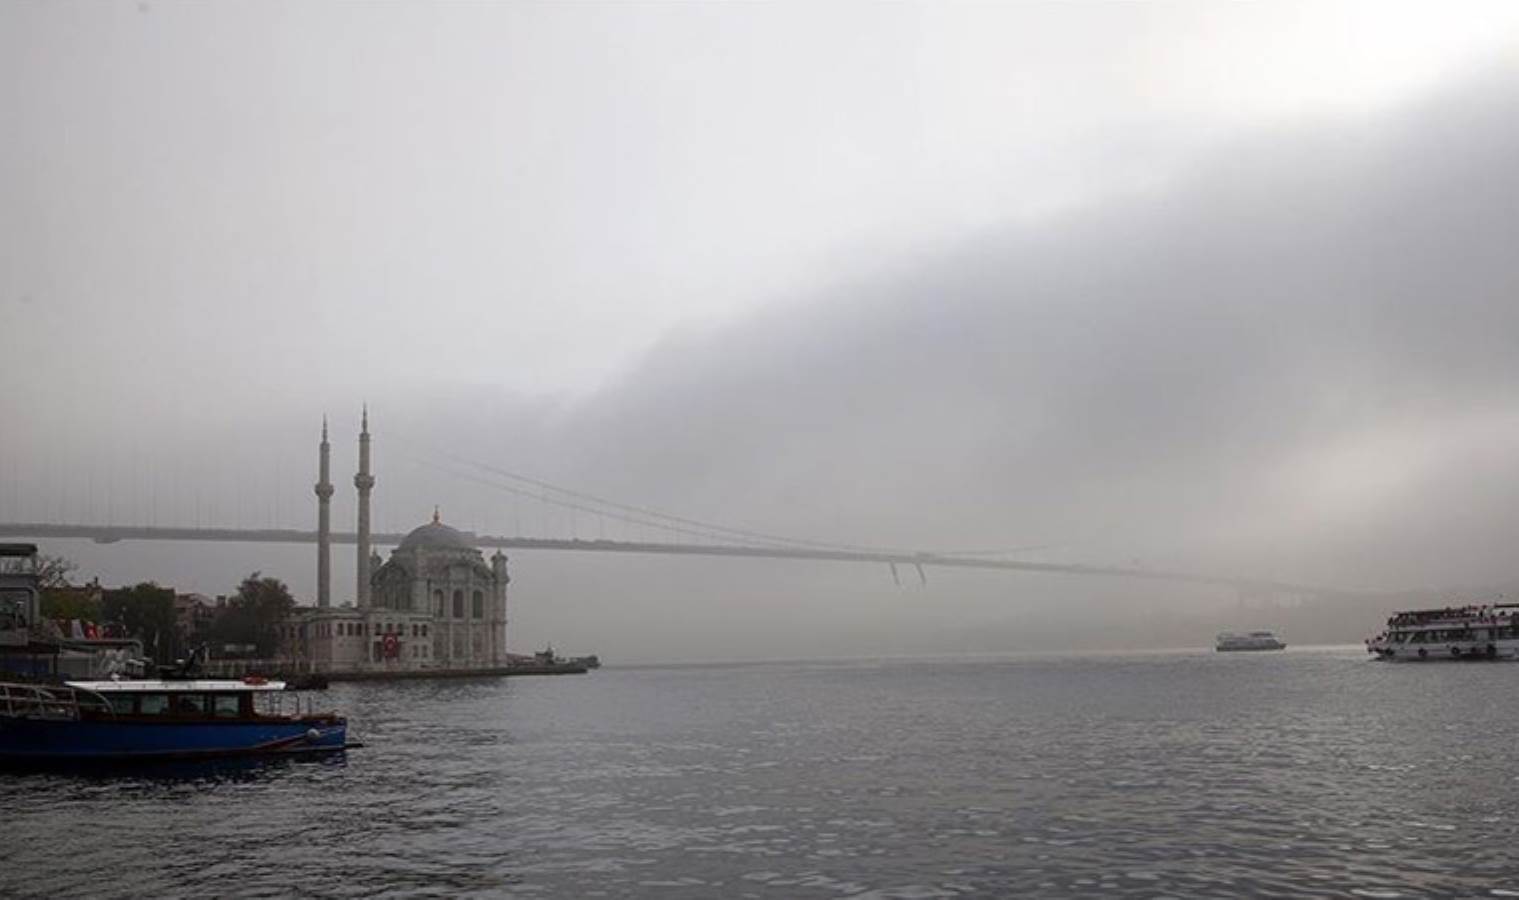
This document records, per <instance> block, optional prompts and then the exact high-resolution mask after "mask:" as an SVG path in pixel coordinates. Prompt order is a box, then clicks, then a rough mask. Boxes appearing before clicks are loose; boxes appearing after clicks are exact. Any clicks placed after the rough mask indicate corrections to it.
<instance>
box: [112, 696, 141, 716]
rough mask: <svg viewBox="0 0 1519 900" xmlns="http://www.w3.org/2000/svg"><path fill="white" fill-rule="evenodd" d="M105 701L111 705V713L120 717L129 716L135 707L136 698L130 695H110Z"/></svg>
mask: <svg viewBox="0 0 1519 900" xmlns="http://www.w3.org/2000/svg"><path fill="white" fill-rule="evenodd" d="M106 699H107V700H109V701H110V703H111V711H112V712H114V713H116V714H117V715H120V716H130V715H131V714H132V709H133V707H134V706H136V705H137V704H136V700H137V698H136V697H133V696H132V695H131V694H111V695H109V696H107V697H106Z"/></svg>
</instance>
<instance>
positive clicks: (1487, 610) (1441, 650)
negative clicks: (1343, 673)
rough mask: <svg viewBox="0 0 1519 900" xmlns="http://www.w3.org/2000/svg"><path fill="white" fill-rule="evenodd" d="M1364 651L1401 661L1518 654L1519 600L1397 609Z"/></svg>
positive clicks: (1466, 658) (1382, 657)
mask: <svg viewBox="0 0 1519 900" xmlns="http://www.w3.org/2000/svg"><path fill="white" fill-rule="evenodd" d="M1366 652H1368V653H1374V654H1376V656H1377V658H1378V659H1386V660H1393V661H1398V662H1427V661H1429V660H1480V659H1519V603H1493V604H1487V605H1467V606H1446V607H1442V608H1440V609H1413V610H1408V611H1407V612H1400V613H1394V614H1393V615H1392V617H1391V618H1389V619H1388V620H1387V627H1386V628H1385V629H1384V630H1382V631H1381V632H1379V633H1378V634H1376V635H1375V636H1374V637H1370V638H1367V639H1366Z"/></svg>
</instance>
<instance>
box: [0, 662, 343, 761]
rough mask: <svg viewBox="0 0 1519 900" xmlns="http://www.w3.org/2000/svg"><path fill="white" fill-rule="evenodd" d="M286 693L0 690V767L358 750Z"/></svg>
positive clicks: (235, 684)
mask: <svg viewBox="0 0 1519 900" xmlns="http://www.w3.org/2000/svg"><path fill="white" fill-rule="evenodd" d="M284 691H285V684H284V682H281V681H269V680H266V679H263V678H245V679H243V680H241V681H219V680H172V679H142V680H137V679H123V680H112V681H66V682H63V683H62V684H32V683H20V682H0V763H11V764H18V763H19V764H57V763H65V764H66V763H88V762H126V761H136V760H143V761H146V760H183V759H211V758H219V757H231V756H285V755H295V754H311V753H330V752H333V751H338V750H344V749H347V748H350V747H354V746H357V745H356V744H350V743H348V721H347V720H346V719H344V718H343V717H341V716H338V715H336V714H334V713H319V712H313V711H312V710H310V709H309V708H307V709H306V710H304V711H303V710H302V708H301V707H302V698H301V697H299V696H297V695H292V694H286V693H285V692H284ZM287 706H293V707H294V709H293V710H291V711H288V712H287V710H286V707H287Z"/></svg>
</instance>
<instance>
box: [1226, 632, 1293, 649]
mask: <svg viewBox="0 0 1519 900" xmlns="http://www.w3.org/2000/svg"><path fill="white" fill-rule="evenodd" d="M1214 648H1215V649H1217V650H1219V651H1220V652H1222V651H1225V650H1286V649H1287V645H1286V644H1284V643H1282V642H1281V641H1279V640H1277V637H1276V635H1274V634H1272V633H1271V632H1269V631H1252V632H1250V633H1249V634H1234V633H1232V632H1228V631H1226V632H1224V633H1223V634H1221V635H1219V636H1218V642H1217V643H1216V644H1214Z"/></svg>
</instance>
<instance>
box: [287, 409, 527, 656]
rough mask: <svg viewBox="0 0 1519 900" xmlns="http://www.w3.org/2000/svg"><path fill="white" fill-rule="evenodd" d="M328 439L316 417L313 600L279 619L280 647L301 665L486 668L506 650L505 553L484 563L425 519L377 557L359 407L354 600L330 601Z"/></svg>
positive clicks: (436, 519) (452, 533)
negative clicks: (318, 428) (319, 436)
mask: <svg viewBox="0 0 1519 900" xmlns="http://www.w3.org/2000/svg"><path fill="white" fill-rule="evenodd" d="M330 453H331V445H330V444H329V443H328V442H327V423H326V422H325V421H324V422H323V423H322V443H321V450H320V462H319V477H318V480H317V483H316V496H317V603H316V606H314V607H302V608H299V609H297V610H296V611H295V613H294V614H293V615H292V616H291V617H290V619H289V620H287V621H286V622H285V623H284V624H283V626H282V627H281V638H282V647H283V650H282V655H283V656H284V657H285V658H286V660H287V661H288V662H289V663H290V664H292V667H293V668H295V669H297V670H305V671H311V672H333V671H343V672H347V671H371V672H402V671H426V670H481V669H495V668H500V667H503V666H506V665H507V664H508V659H507V653H506V586H507V583H508V582H509V581H511V579H510V578H509V577H508V576H507V573H506V556H505V555H503V554H502V553H501V552H500V551H499V550H498V551H496V553H495V554H493V555H492V556H491V557H490V559H489V561H487V560H486V559H485V557H484V555H483V554H481V552H480V550H479V549H478V548H477V547H475V545H474V542H473V541H472V540H471V536H470V535H469V534H468V533H467V532H462V531H459V530H457V529H455V528H451V527H449V526H448V525H445V524H443V522H442V519H441V517H440V516H439V514H438V512H437V510H434V511H433V518H432V521H431V522H428V523H427V524H425V525H422V526H420V527H418V528H415V529H413V530H412V531H411V533H410V534H408V535H406V537H405V538H403V539H402V541H401V543H400V545H399V546H397V547H396V548H395V549H394V550H392V551H391V553H390V559H389V560H382V559H381V557H380V555H379V554H378V553H376V552H375V551H374V548H373V546H372V542H371V540H370V528H369V497H370V492H371V491H373V490H374V485H375V478H374V475H373V474H372V473H371V472H370V470H369V410H368V408H367V407H366V408H365V410H364V416H363V425H362V427H361V430H360V432H359V472H358V474H357V475H355V476H354V478H353V484H354V487H355V488H357V489H358V493H359V510H358V530H357V538H358V553H357V559H358V563H357V569H358V571H357V572H356V581H355V599H354V602H353V603H352V604H343V605H341V606H333V605H332V516H331V509H330V504H331V501H332V494H333V487H332V483H331V481H330V475H331V464H330Z"/></svg>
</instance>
